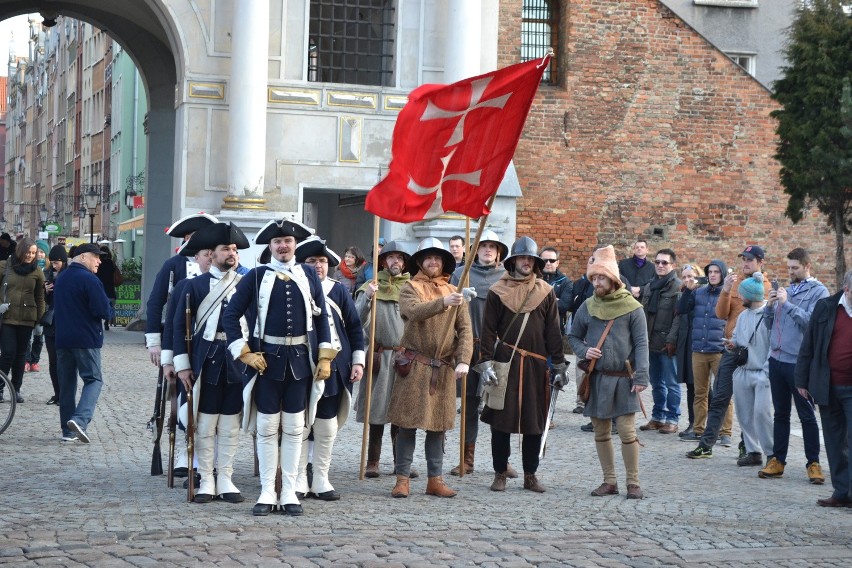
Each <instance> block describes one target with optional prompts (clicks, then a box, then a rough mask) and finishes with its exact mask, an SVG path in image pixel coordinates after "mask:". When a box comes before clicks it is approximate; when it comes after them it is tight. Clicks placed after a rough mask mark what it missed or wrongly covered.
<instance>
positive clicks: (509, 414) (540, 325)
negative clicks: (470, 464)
mask: <svg viewBox="0 0 852 568" xmlns="http://www.w3.org/2000/svg"><path fill="white" fill-rule="evenodd" d="M513 317H515V313H514V312H512V311H511V310H509V308H507V307H506V306H505V305H504V304H503V302H502V301H501V300H500V298H499V296H497V294H495V293H494V291H493V290H492V291H490V292H489V293H488V299H487V300H486V303H485V318H484V321H483V324H482V336H481V343H480V349H481V353H482V355H481V360H482V361H492V360H493V361H502V362H506V361H508V360H509V358H510V357H511V356H512V349H511V348H509V347H507V346H506V345H505V344H504V343H502V342H501V343H500V344H499V345H498V346H497V350H496V353H495V351H494V345H495V342H496V340H497V337H498V335H499V336H501V339H504V340H505V342H506V343H510V344H512V345H515V346H517V347H519V348H521V349H525V350H527V351H531V352H533V353H536V354H538V355H542V356H544V357H547V356H550V357H551V361H552V362H553V363H562V362H563V361H564V360H565V354H564V353H563V352H562V334H561V332H560V329H559V310H558V309H557V300H556V296H555V295H554V294H553V292H552V291H551V292H550V293H549V294H547V295H546V296H545V297H544V299H543V300H542V301H541V302H540V303H539V304H538V306H536V307H535V308H534V309H533V310H532V311H531V312H530V317H529V320H528V321H527V326H526V328H525V329H524V333H523V335H522V336H521V337H520V339H519V338H518V332H520V330H521V325H522V324H523V321H524V315H523V314H520V315H518V317H517V318H515V321H514V323H512V327H511V328H510V329H508V330H507V329H506V328H507V327H508V326H509V322H511V321H512V318H513ZM521 361H522V359H521V357H520V354H519V353H515V356H514V357H513V358H512V366H511V368H510V369H509V384H508V387H507V388H506V400H505V404H504V407H503V410H494V409H493V408H489V407H488V406H486V407H485V409H484V410H483V411H482V415H481V420H482V421H483V422H485V423H486V424H490V425H491V426H492V427H493V428H494V429H495V430H498V431H500V432H508V433H510V434H516V433H521V434H541V433H542V432H543V431H544V424H545V419H546V417H547V407H548V405H549V404H550V381H549V380H548V376H547V362H546V361H542V360H540V359H537V358H535V357H529V356H528V357H524V358H523V364H524V385H523V397H522V400H521V398H520V397H519V396H518V393H519V391H520V371H521ZM519 424H520V431H519V429H518V425H519Z"/></svg>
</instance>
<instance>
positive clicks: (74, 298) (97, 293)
mask: <svg viewBox="0 0 852 568" xmlns="http://www.w3.org/2000/svg"><path fill="white" fill-rule="evenodd" d="M53 301H54V306H55V310H56V315H55V316H54V317H55V323H56V348H57V349H100V348H101V347H103V345H104V326H103V321H102V320H108V319H111V318H112V315H113V310H112V307H111V306H110V303H109V298H107V295H106V293H105V292H104V287H103V286H102V285H101V282H100V280H98V277H97V276H95V275H94V274H92V272H91V271H90V270H89V269H88V268H86V267H85V266H84V265H82V264H80V263H79V262H72V263H71V264H69V265H68V268H66V269H64V270H63V271H62V272H60V273H59V276H58V277H57V278H56V284H55V287H54V289H53Z"/></svg>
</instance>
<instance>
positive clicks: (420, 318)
mask: <svg viewBox="0 0 852 568" xmlns="http://www.w3.org/2000/svg"><path fill="white" fill-rule="evenodd" d="M399 313H400V315H401V316H402V320H403V321H404V322H405V325H404V330H403V333H402V338H401V339H400V342H399V343H400V345H401V346H402V347H405V348H406V349H410V350H413V351H416V352H418V353H421V354H423V355H424V356H426V357H428V358H430V359H432V358H438V359H441V360H444V361H446V362H447V363H448V365H441V366H440V367H439V368H438V377H437V390H436V391H435V393H434V394H430V393H429V387H430V384H431V380H432V367H431V366H429V365H425V364H423V363H420V362H419V361H413V362H412V363H411V371H410V372H409V374H408V376H406V377H403V376H400V375H399V373H397V374H396V376H395V378H394V381H393V389H392V391H391V399H390V405H389V408H388V419H389V420H390V422H391V423H393V424H396V425H397V426H399V427H401V428H417V429H421V430H426V431H430V432H446V431H447V430H452V429H453V425H454V424H455V419H456V377H455V366H456V365H458V364H459V363H464V364H469V363H470V358H471V355H472V354H473V334H472V333H471V327H470V313H469V312H468V310H467V308H466V306H464V305H461V306H458V307H452V308H448V307H445V306H444V301H443V298H437V299H435V300H430V301H424V300H423V299H421V298H420V296H419V294H418V293H417V290H416V289H415V288H414V286H412V284H411V283H410V282H409V283H406V284H405V286H403V287H402V291H401V292H400V295H399ZM448 330H449V334H450V337H449V338H446V336H447V333H448ZM445 338H446V339H447V340H446V341H445Z"/></svg>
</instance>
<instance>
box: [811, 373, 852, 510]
mask: <svg viewBox="0 0 852 568" xmlns="http://www.w3.org/2000/svg"><path fill="white" fill-rule="evenodd" d="M819 416H820V418H821V419H822V436H823V439H824V440H825V453H826V455H827V456H828V467H829V469H830V470H831V485H832V487H834V493H833V494H832V497H834V498H835V499H842V500H844V501H850V500H852V470H850V469H849V455H850V454H852V437H850V436H849V434H850V431H852V429H850V426H852V387H838V386H834V385H832V386H830V387H829V390H828V404H827V405H822V404H821V405H820V406H819Z"/></svg>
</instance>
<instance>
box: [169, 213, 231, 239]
mask: <svg viewBox="0 0 852 568" xmlns="http://www.w3.org/2000/svg"><path fill="white" fill-rule="evenodd" d="M218 222H219V219H217V218H216V217H214V216H213V215H208V214H207V213H192V214H191V215H187V216H186V217H183V218H181V219H178V220H177V221H175V222H174V223H172V224H171V226H170V227H168V228H167V229H166V234H167V235H168V236H170V237H175V238H176V239H182V238H184V237H186V236H187V235H189V234H190V233H194V232H195V231H197V230H199V229H201V228H203V227H207V226H208V225H212V224H213V223H218Z"/></svg>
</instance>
